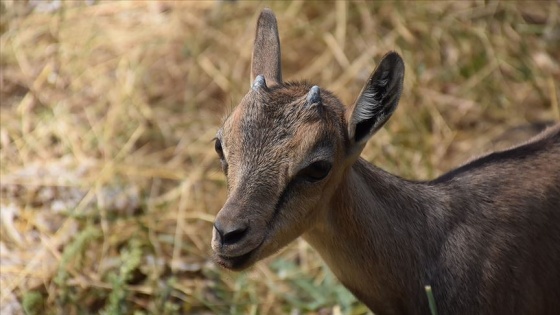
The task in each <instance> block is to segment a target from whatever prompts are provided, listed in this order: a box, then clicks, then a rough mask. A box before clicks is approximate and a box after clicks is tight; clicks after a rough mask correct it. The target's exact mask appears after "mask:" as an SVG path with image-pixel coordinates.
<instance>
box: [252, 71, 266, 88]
mask: <svg viewBox="0 0 560 315" xmlns="http://www.w3.org/2000/svg"><path fill="white" fill-rule="evenodd" d="M262 88H266V81H265V80H264V76H263V75H262V74H259V75H258V76H257V77H256V78H255V82H253V90H259V89H262Z"/></svg>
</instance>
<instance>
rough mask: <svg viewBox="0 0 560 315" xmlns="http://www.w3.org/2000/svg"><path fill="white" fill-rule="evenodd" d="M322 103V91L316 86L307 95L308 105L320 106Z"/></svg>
mask: <svg viewBox="0 0 560 315" xmlns="http://www.w3.org/2000/svg"><path fill="white" fill-rule="evenodd" d="M319 103H321V89H319V87H318V86H316V85H314V86H313V87H312V88H311V89H310V90H309V93H307V104H308V105H311V104H319Z"/></svg>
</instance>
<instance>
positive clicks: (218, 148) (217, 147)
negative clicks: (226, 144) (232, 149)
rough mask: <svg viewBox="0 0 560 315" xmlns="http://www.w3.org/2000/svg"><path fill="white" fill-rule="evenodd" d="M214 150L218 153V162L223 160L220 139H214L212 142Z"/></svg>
mask: <svg viewBox="0 0 560 315" xmlns="http://www.w3.org/2000/svg"><path fill="white" fill-rule="evenodd" d="M214 149H215V150H216V153H218V156H219V157H220V160H223V159H224V150H223V149H222V142H221V141H220V139H216V141H215V142H214Z"/></svg>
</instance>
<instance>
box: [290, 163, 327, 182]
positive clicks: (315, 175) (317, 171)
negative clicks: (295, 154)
mask: <svg viewBox="0 0 560 315" xmlns="http://www.w3.org/2000/svg"><path fill="white" fill-rule="evenodd" d="M331 167H332V165H331V163H330V162H327V161H317V162H313V163H311V164H310V165H309V166H307V167H306V168H304V169H302V170H301V171H299V173H298V174H297V177H299V178H301V179H304V180H306V181H308V182H317V181H320V180H321V179H323V178H325V177H327V175H328V174H329V172H330V171H331Z"/></svg>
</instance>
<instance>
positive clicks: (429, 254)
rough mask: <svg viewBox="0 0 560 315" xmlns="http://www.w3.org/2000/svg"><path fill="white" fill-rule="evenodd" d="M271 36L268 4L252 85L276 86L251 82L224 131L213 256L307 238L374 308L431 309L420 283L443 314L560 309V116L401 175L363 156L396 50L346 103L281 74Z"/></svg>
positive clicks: (219, 258) (250, 256) (398, 86)
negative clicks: (453, 162)
mask: <svg viewBox="0 0 560 315" xmlns="http://www.w3.org/2000/svg"><path fill="white" fill-rule="evenodd" d="M271 38H272V39H274V38H276V40H270V39H271ZM277 39H278V34H277V26H276V19H275V18H274V15H273V13H272V12H271V11H270V10H265V11H264V12H263V13H262V14H261V17H260V18H259V22H258V27H257V36H256V41H255V53H254V54H253V56H254V60H253V80H255V78H256V77H257V76H258V75H263V78H264V80H265V81H266V82H268V83H270V84H269V85H270V86H267V85H266V84H264V85H263V84H261V83H263V82H264V81H259V80H255V81H256V82H259V84H256V85H255V86H253V88H252V90H251V91H250V92H249V93H248V94H247V95H246V96H245V98H244V99H243V100H242V101H241V103H240V104H239V106H238V107H237V108H236V109H235V111H234V113H232V115H231V116H230V117H229V118H228V119H227V120H226V122H225V123H224V125H223V126H222V128H221V129H220V131H218V135H217V139H218V140H217V141H218V142H217V149H218V153H219V154H220V157H221V159H222V163H223V166H224V170H227V179H228V187H229V191H230V194H229V197H228V200H227V201H226V203H225V205H224V207H223V208H222V209H221V210H220V212H219V213H218V216H217V218H216V222H215V228H214V230H213V241H212V247H213V249H214V251H215V260H216V262H217V263H218V264H220V265H222V266H224V267H226V268H230V269H234V270H241V269H244V268H247V267H249V266H251V265H252V264H254V263H255V262H256V261H258V260H260V259H262V258H264V257H267V256H269V255H271V254H272V253H274V252H276V251H278V250H279V249H281V248H282V247H284V246H285V245H286V244H288V243H289V242H291V241H293V240H294V239H295V238H297V237H299V236H303V237H304V238H305V239H306V240H307V241H308V242H309V243H310V244H311V245H312V246H313V247H314V248H315V249H316V250H317V251H318V252H319V253H320V255H321V256H322V257H323V259H324V260H325V261H326V263H327V264H328V265H329V267H330V268H331V269H332V271H333V272H334V274H335V275H336V276H337V277H338V278H339V279H340V281H341V282H342V283H343V284H344V285H345V286H346V287H347V288H348V289H349V290H350V291H352V292H353V293H354V294H355V295H356V296H357V297H358V298H359V299H360V300H361V301H363V302H364V303H365V304H366V305H367V306H368V307H370V308H371V309H372V310H373V311H374V312H375V313H376V314H428V313H429V309H428V300H427V297H426V294H425V292H424V286H425V285H431V286H432V288H433V292H434V297H435V300H436V305H437V309H438V312H439V314H557V313H558V311H559V310H560V124H559V125H556V126H555V127H552V128H550V129H549V130H547V131H545V132H544V133H542V134H541V135H539V136H537V137H536V138H534V139H533V140H531V141H529V142H528V143H525V144H522V145H520V146H517V147H514V148H512V149H509V150H506V151H502V152H495V153H491V154H489V155H486V156H484V157H481V158H479V159H476V160H473V161H471V162H469V163H467V164H466V165H464V166H461V167H459V168H457V169H455V170H453V171H451V172H449V173H447V174H445V175H443V176H441V177H439V178H437V179H435V180H432V181H427V182H414V181H408V180H405V179H402V178H399V177H398V176H395V175H391V174H389V173H387V172H385V171H383V170H381V169H379V168H377V167H375V166H373V165H370V164H368V163H367V162H366V161H364V160H363V159H361V158H359V154H360V152H361V150H362V149H363V147H364V145H365V143H366V142H367V140H368V139H369V138H370V137H371V136H372V135H373V134H374V133H375V131H377V130H378V129H379V128H381V127H382V126H383V124H384V123H385V122H386V121H387V119H388V118H389V117H390V116H391V114H392V112H393V111H394V110H395V108H396V106H397V103H398V99H399V96H400V92H401V90H402V78H403V75H404V64H403V62H402V60H401V58H400V57H399V56H398V55H397V54H396V53H390V54H388V55H387V56H386V57H385V58H384V59H383V60H382V61H381V63H380V65H379V66H378V68H377V69H376V71H374V73H373V74H372V76H371V77H370V79H368V82H367V83H366V85H365V87H364V89H363V90H362V93H361V94H360V96H359V97H358V100H357V101H356V103H355V104H354V106H353V107H352V108H351V109H350V110H349V111H348V112H347V111H346V110H345V107H344V106H343V105H342V104H341V102H340V101H339V100H338V99H337V98H336V97H335V96H334V95H332V93H330V92H328V91H326V90H320V97H319V94H312V86H311V85H310V84H308V83H305V82H299V83H282V81H281V71H280V69H279V67H280V61H279V58H280V55H279V52H280V44H279V42H278V40H277ZM315 91H318V90H317V89H315ZM317 99H320V101H319V102H315V101H314V103H313V104H310V102H311V101H310V100H317ZM317 162H321V163H319V165H320V166H321V165H332V167H331V168H330V169H326V168H324V167H318V166H316V165H317ZM325 169H326V170H327V171H325ZM309 174H311V175H312V176H311V177H309ZM321 174H323V175H325V174H326V175H325V176H324V177H322V175H321ZM313 176H314V177H313ZM317 178H319V179H317Z"/></svg>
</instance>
